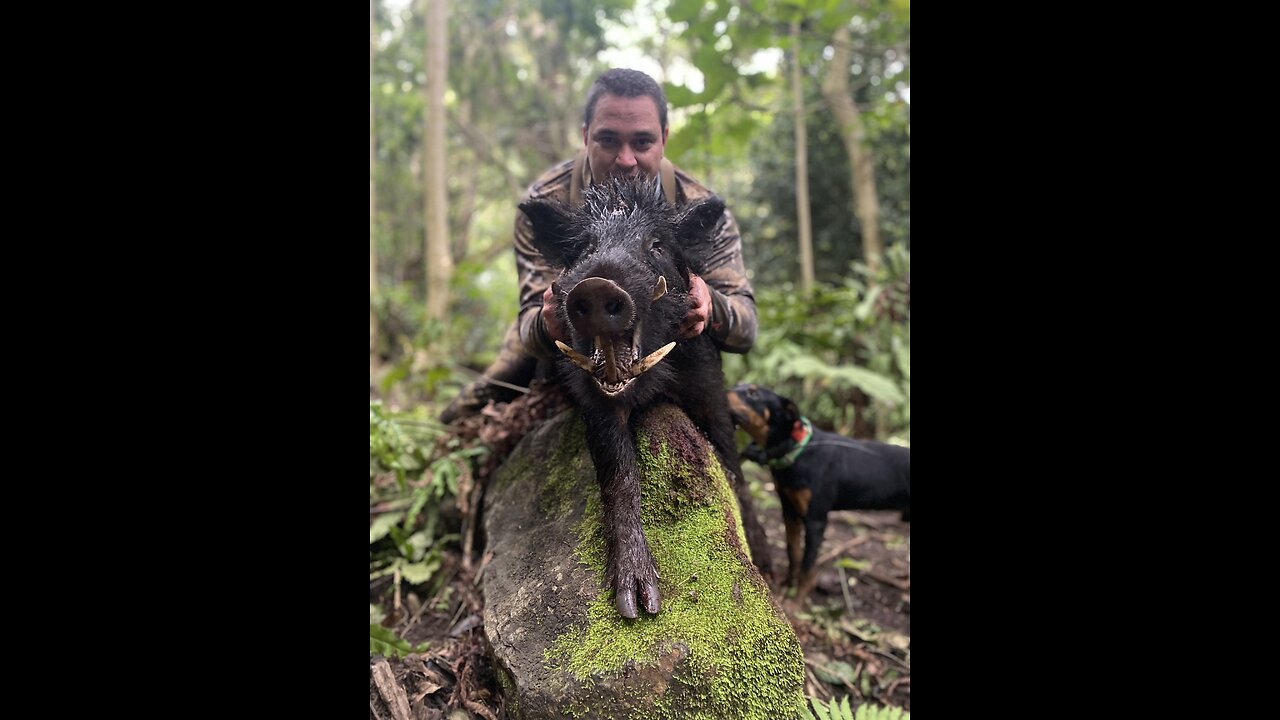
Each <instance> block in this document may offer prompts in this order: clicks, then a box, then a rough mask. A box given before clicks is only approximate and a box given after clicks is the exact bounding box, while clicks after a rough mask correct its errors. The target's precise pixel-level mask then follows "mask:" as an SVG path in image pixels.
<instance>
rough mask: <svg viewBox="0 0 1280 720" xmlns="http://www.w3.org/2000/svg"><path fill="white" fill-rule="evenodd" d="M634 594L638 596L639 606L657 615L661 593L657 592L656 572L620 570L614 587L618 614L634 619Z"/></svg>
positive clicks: (636, 614)
mask: <svg viewBox="0 0 1280 720" xmlns="http://www.w3.org/2000/svg"><path fill="white" fill-rule="evenodd" d="M636 595H639V596H640V607H643V608H644V610H645V612H647V613H649V614H650V615H657V614H658V610H659V609H660V607H661V603H660V600H661V597H662V596H661V594H660V593H659V592H658V582H657V573H656V572H648V573H635V572H627V571H622V572H619V573H618V582H617V584H616V585H615V587H614V596H615V597H614V604H615V605H616V606H617V608H618V614H619V615H621V616H622V617H624V618H627V619H635V618H636V617H637V616H638V615H639V613H637V612H636Z"/></svg>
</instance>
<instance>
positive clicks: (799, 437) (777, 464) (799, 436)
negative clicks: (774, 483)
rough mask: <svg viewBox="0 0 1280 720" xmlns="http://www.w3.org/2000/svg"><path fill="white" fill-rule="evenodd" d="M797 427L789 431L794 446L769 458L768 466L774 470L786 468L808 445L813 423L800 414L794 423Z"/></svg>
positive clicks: (811, 436) (792, 463)
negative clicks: (784, 452) (780, 454)
mask: <svg viewBox="0 0 1280 720" xmlns="http://www.w3.org/2000/svg"><path fill="white" fill-rule="evenodd" d="M796 424H797V425H799V427H797V428H795V429H794V430H792V432H791V439H792V440H793V441H794V442H795V444H796V445H795V447H793V448H791V451H790V452H788V453H787V454H786V455H783V456H782V457H778V458H773V459H771V460H769V467H771V468H773V469H774V470H786V469H787V468H789V467H791V466H792V465H794V464H795V462H796V458H798V457H800V453H802V452H804V449H805V448H807V447H809V440H811V439H812V438H813V425H812V424H810V422H809V418H807V417H805V416H803V415H801V416H800V420H799V421H797V423H796Z"/></svg>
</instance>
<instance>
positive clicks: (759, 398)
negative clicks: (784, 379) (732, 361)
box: [728, 383, 800, 448]
mask: <svg viewBox="0 0 1280 720" xmlns="http://www.w3.org/2000/svg"><path fill="white" fill-rule="evenodd" d="M728 397H729V414H731V415H732V416H733V422H734V424H736V425H737V426H738V427H740V428H742V429H743V430H744V431H746V433H747V434H748V435H750V436H751V439H752V440H753V441H754V442H755V443H756V445H759V446H760V447H761V448H768V447H772V446H774V445H777V444H778V443H780V442H782V441H783V440H785V439H786V438H787V437H788V436H790V435H791V433H792V430H793V429H794V427H795V424H796V423H797V422H799V421H800V409H799V408H797V407H796V404H795V403H794V402H791V400H789V399H787V398H784V397H782V396H781V395H778V394H777V393H775V392H773V391H772V390H769V389H767V388H763V387H760V386H759V385H753V384H748V383H743V384H741V385H735V386H734V387H733V389H731V390H729V391H728Z"/></svg>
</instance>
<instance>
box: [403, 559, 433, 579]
mask: <svg viewBox="0 0 1280 720" xmlns="http://www.w3.org/2000/svg"><path fill="white" fill-rule="evenodd" d="M439 569H440V561H439V560H428V561H424V562H420V563H404V564H403V565H401V566H400V577H401V578H403V579H404V581H405V582H407V583H409V584H410V585H421V584H423V583H425V582H426V581H428V580H430V579H431V576H432V575H434V574H435V572H436V571H437V570H439Z"/></svg>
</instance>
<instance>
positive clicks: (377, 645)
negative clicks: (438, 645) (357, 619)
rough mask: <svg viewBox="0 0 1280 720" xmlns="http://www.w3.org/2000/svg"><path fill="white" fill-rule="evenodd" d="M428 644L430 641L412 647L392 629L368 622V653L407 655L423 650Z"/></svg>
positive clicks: (388, 655) (391, 655) (389, 655)
mask: <svg viewBox="0 0 1280 720" xmlns="http://www.w3.org/2000/svg"><path fill="white" fill-rule="evenodd" d="M429 645H430V643H422V644H421V645H418V646H417V647H413V646H412V645H410V644H409V643H408V642H407V641H405V640H404V639H403V638H401V637H400V636H399V635H396V633H395V631H394V630H391V629H390V628H384V627H382V626H381V625H376V624H374V623H369V654H370V655H385V656H387V657H395V656H397V655H408V654H409V653H420V652H425V651H426V650H427V648H428V646H429Z"/></svg>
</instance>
